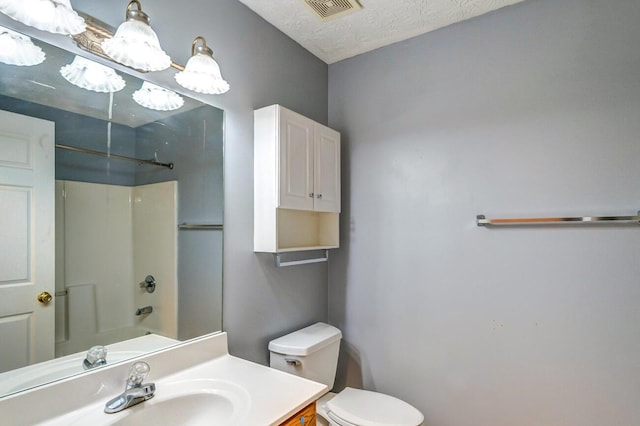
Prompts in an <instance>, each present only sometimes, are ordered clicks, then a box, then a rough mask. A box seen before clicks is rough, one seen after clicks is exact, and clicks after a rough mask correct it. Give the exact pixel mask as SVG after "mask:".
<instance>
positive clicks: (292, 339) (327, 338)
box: [269, 322, 342, 356]
mask: <svg viewBox="0 0 640 426" xmlns="http://www.w3.org/2000/svg"><path fill="white" fill-rule="evenodd" d="M341 338H342V333H341V332H340V330H338V329H337V328H335V327H333V326H331V325H329V324H325V323H322V322H318V323H315V324H313V325H310V326H309V327H305V328H303V329H301V330H298V331H294V332H293V333H289V334H287V335H285V336H282V337H279V338H277V339H275V340H272V341H271V342H269V351H271V352H276V353H279V354H283V355H298V356H306V355H309V354H312V353H313V352H315V351H318V350H320V349H322V348H324V347H326V346H328V345H330V344H331V343H333V342H336V341H338V340H340V339H341Z"/></svg>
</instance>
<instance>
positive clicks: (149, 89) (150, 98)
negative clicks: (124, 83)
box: [133, 81, 184, 111]
mask: <svg viewBox="0 0 640 426" xmlns="http://www.w3.org/2000/svg"><path fill="white" fill-rule="evenodd" d="M133 100H134V101H136V102H137V103H138V104H139V105H141V106H143V107H145V108H149V109H155V110H157V111H173V110H175V109H178V108H180V107H181V106H182V105H184V99H182V96H180V95H178V94H177V93H176V92H172V91H171V90H167V89H165V88H162V87H160V86H156V85H155V84H152V83H149V82H147V81H145V82H144V83H142V87H141V88H140V89H138V90H136V91H135V92H133Z"/></svg>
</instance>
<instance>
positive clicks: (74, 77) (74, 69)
mask: <svg viewBox="0 0 640 426" xmlns="http://www.w3.org/2000/svg"><path fill="white" fill-rule="evenodd" d="M60 74H62V76H63V77H64V78H65V80H67V81H68V82H69V83H71V84H74V85H76V86H78V87H81V88H83V89H87V90H92V91H94V92H100V93H110V92H117V91H120V90H122V88H123V87H124V86H125V82H124V79H123V78H122V77H120V76H119V75H118V74H117V73H116V72H115V71H114V70H113V69H112V68H109V67H107V66H105V65H102V64H99V63H97V62H94V61H90V60H89V59H85V58H83V57H81V56H76V57H75V58H74V60H73V62H71V63H70V64H69V65H65V66H63V67H62V68H60Z"/></svg>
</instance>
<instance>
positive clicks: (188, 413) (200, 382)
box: [73, 379, 251, 426]
mask: <svg viewBox="0 0 640 426" xmlns="http://www.w3.org/2000/svg"><path fill="white" fill-rule="evenodd" d="M250 406H251V397H250V396H249V393H248V392H247V391H246V390H245V389H244V388H242V387H241V386H238V385H236V384H234V383H232V382H228V381H224V380H215V379H195V380H184V381H173V382H164V381H160V382H157V383H156V392H155V396H154V397H153V398H152V399H150V400H148V401H145V402H143V403H140V404H138V405H135V406H133V407H130V408H128V409H126V410H123V411H121V412H119V413H115V414H105V413H103V412H102V409H103V408H104V406H103V405H101V406H100V407H96V406H94V407H92V409H91V412H90V413H88V414H86V415H83V416H81V417H79V418H77V419H76V422H74V423H73V424H77V425H80V424H83V425H84V424H95V425H114V426H115V425H118V426H133V425H141V424H150V425H182V426H199V425H229V426H232V425H243V424H247V422H246V420H247V419H246V413H247V412H249V408H250Z"/></svg>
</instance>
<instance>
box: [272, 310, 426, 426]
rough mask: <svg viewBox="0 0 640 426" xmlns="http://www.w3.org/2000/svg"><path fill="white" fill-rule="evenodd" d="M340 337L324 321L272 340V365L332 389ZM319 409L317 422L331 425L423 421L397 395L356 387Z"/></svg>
mask: <svg viewBox="0 0 640 426" xmlns="http://www.w3.org/2000/svg"><path fill="white" fill-rule="evenodd" d="M340 339H342V333H341V332H340V330H338V329H337V328H336V327H333V326H331V325H329V324H324V323H321V322H319V323H316V324H313V325H310V326H309V327H306V328H303V329H301V330H298V331H294V332H293V333H290V334H287V335H286V336H282V337H279V338H277V339H275V340H272V341H271V342H269V352H270V354H271V355H270V365H271V367H272V368H275V369H277V370H281V371H285V372H287V373H291V374H295V375H297V376H301V377H304V378H306V379H309V380H313V381H316V382H320V383H324V384H325V385H327V386H328V387H329V389H331V388H332V387H333V383H334V380H335V377H336V369H337V367H338V353H339V350H340ZM316 411H317V413H318V414H319V417H320V418H319V419H318V424H320V425H330V426H419V425H421V424H422V422H423V421H424V416H423V415H422V413H421V412H420V411H418V410H417V409H416V408H414V407H413V406H411V405H409V404H407V403H406V402H404V401H401V400H400V399H398V398H394V397H392V396H389V395H385V394H382V393H378V392H370V391H366V390H361V389H354V388H345V389H344V390H343V391H342V392H340V393H338V394H334V393H331V392H329V393H328V394H327V395H325V396H323V397H322V398H320V400H318V401H317V404H316ZM323 420H324V421H323Z"/></svg>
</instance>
